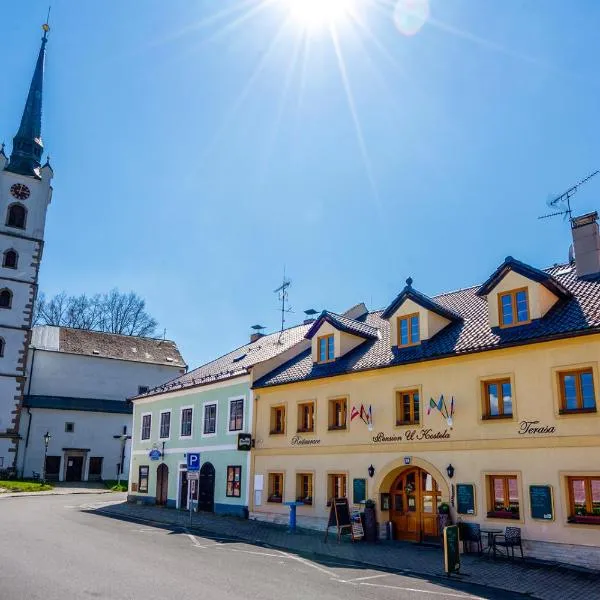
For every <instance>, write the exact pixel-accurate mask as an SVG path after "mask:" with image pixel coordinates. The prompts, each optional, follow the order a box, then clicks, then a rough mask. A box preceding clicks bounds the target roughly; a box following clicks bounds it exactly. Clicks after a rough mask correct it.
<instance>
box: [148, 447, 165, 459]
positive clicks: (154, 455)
mask: <svg viewBox="0 0 600 600" xmlns="http://www.w3.org/2000/svg"><path fill="white" fill-rule="evenodd" d="M161 456H162V453H161V451H160V450H159V449H158V448H152V450H150V452H148V457H149V458H150V460H160V457H161Z"/></svg>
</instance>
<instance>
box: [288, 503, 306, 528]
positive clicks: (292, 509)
mask: <svg viewBox="0 0 600 600" xmlns="http://www.w3.org/2000/svg"><path fill="white" fill-rule="evenodd" d="M284 504H285V505H286V506H289V507H290V528H289V530H288V531H289V533H296V507H297V506H304V502H284Z"/></svg>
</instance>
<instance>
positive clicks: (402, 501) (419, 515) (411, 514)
mask: <svg viewBox="0 0 600 600" xmlns="http://www.w3.org/2000/svg"><path fill="white" fill-rule="evenodd" d="M390 495H391V512H390V514H391V520H392V521H393V523H394V531H395V533H396V538H397V539H401V540H411V541H414V542H422V541H426V540H431V541H434V540H435V541H437V540H438V537H439V531H438V512H437V507H438V504H439V500H440V492H439V489H438V485H437V482H436V481H435V479H434V478H433V477H432V476H431V475H430V474H429V473H428V472H427V471H425V470H423V469H420V468H418V467H415V468H411V469H407V470H405V471H403V472H402V473H401V474H400V475H399V476H398V477H397V479H396V481H394V484H393V485H392V489H391V490H390Z"/></svg>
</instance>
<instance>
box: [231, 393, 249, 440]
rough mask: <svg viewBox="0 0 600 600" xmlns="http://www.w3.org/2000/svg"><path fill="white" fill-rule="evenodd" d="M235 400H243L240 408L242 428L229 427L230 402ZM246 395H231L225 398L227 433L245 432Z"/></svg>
mask: <svg viewBox="0 0 600 600" xmlns="http://www.w3.org/2000/svg"><path fill="white" fill-rule="evenodd" d="M236 400H242V401H243V402H244V404H243V408H242V428H241V429H229V425H230V424H231V404H232V403H233V402H235V401H236ZM246 427H247V423H246V396H243V395H242V396H233V397H231V398H227V435H237V434H238V433H246Z"/></svg>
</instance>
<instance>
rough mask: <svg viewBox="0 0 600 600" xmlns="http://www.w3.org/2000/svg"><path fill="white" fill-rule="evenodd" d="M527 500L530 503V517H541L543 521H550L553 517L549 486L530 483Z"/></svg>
mask: <svg viewBox="0 0 600 600" xmlns="http://www.w3.org/2000/svg"><path fill="white" fill-rule="evenodd" d="M529 502H530V505H531V518H532V519H542V520H544V521H552V520H553V519H554V506H553V502H552V487H551V486H549V485H530V486H529Z"/></svg>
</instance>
